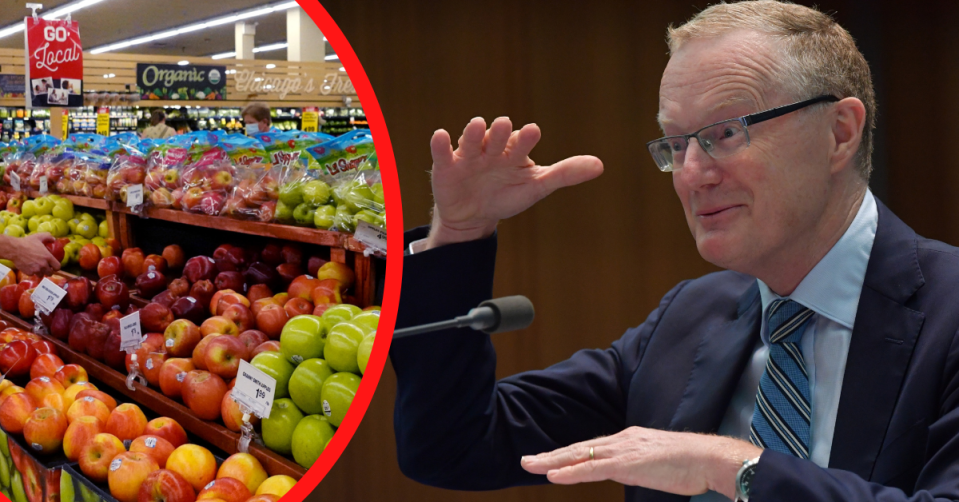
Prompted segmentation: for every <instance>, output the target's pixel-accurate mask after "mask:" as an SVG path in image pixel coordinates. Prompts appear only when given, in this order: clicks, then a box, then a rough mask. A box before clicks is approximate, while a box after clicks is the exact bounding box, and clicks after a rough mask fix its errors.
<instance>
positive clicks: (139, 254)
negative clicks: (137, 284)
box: [120, 248, 145, 279]
mask: <svg viewBox="0 0 959 502" xmlns="http://www.w3.org/2000/svg"><path fill="white" fill-rule="evenodd" d="M144 259H145V258H144V256H143V250H141V249H140V248H127V249H124V250H123V255H121V257H120V261H121V262H122V263H123V274H124V275H126V276H127V277H128V278H130V279H135V278H136V277H137V276H138V275H140V274H142V273H143V260H144Z"/></svg>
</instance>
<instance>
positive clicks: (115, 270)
mask: <svg viewBox="0 0 959 502" xmlns="http://www.w3.org/2000/svg"><path fill="white" fill-rule="evenodd" d="M122 272H123V263H122V262H121V261H120V257H119V256H107V257H106V258H103V259H102V260H100V263H99V264H98V265H97V275H98V276H99V277H100V278H101V279H102V278H104V277H107V276H110V275H117V276H118V275H120V274H121V273H122Z"/></svg>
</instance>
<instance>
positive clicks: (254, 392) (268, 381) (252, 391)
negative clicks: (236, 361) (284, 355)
mask: <svg viewBox="0 0 959 502" xmlns="http://www.w3.org/2000/svg"><path fill="white" fill-rule="evenodd" d="M275 392H276V379H275V378H273V377H271V376H270V375H267V374H266V373H264V372H262V371H260V370H258V369H256V368H255V367H254V366H253V365H252V364H250V363H248V362H246V361H240V368H239V370H238V371H237V374H236V385H234V386H233V393H232V396H233V400H234V401H236V402H237V403H238V404H240V405H244V406H246V407H247V408H249V409H250V410H251V411H252V412H253V414H254V415H256V416H258V417H260V418H262V419H267V418H270V409H271V408H273V394H274V393H275Z"/></svg>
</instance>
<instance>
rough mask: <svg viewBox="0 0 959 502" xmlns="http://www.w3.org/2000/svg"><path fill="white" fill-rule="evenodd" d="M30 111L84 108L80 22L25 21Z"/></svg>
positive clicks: (34, 19)
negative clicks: (32, 109)
mask: <svg viewBox="0 0 959 502" xmlns="http://www.w3.org/2000/svg"><path fill="white" fill-rule="evenodd" d="M23 22H24V24H26V30H25V32H24V39H25V42H26V47H27V51H26V59H27V61H26V64H27V67H26V77H25V79H24V80H25V82H24V84H25V88H26V100H27V107H28V108H46V107H51V106H64V107H79V106H83V46H82V45H81V44H80V25H79V23H78V22H76V21H66V20H58V19H52V20H51V19H41V18H35V17H29V16H28V17H26V18H24V21H23Z"/></svg>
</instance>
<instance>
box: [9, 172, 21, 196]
mask: <svg viewBox="0 0 959 502" xmlns="http://www.w3.org/2000/svg"><path fill="white" fill-rule="evenodd" d="M10 186H12V187H13V191H15V192H19V191H20V176H19V175H17V173H10Z"/></svg>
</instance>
